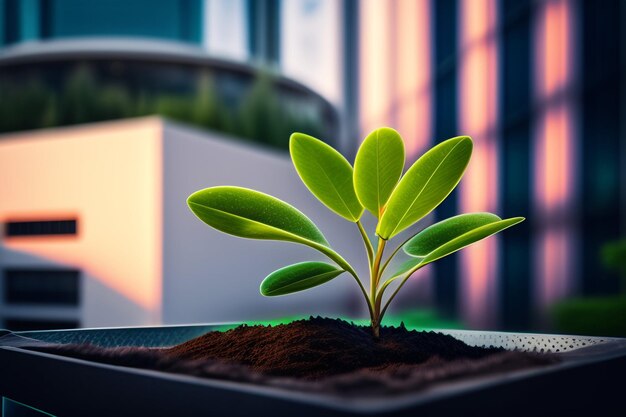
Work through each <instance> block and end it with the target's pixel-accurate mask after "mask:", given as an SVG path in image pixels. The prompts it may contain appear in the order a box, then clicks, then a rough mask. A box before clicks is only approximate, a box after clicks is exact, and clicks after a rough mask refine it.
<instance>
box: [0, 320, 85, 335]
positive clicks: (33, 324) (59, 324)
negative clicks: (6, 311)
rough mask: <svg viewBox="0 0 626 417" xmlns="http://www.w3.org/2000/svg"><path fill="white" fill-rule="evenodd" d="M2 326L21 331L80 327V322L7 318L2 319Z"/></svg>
mask: <svg viewBox="0 0 626 417" xmlns="http://www.w3.org/2000/svg"><path fill="white" fill-rule="evenodd" d="M4 327H5V328H6V329H8V330H12V331H14V332H21V331H29V330H57V329H75V328H77V327H80V323H79V322H78V321H77V320H45V319H41V320H38V319H18V318H7V319H5V320H4Z"/></svg>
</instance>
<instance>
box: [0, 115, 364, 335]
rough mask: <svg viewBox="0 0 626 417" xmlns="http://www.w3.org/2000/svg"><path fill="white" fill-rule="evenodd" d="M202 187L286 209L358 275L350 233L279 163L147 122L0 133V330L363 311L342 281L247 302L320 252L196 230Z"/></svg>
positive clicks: (226, 142) (262, 153)
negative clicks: (246, 192) (260, 198)
mask: <svg viewBox="0 0 626 417" xmlns="http://www.w3.org/2000/svg"><path fill="white" fill-rule="evenodd" d="M216 185H237V186H243V187H248V188H253V189H256V190H259V191H262V192H265V193H268V194H271V195H274V196H276V197H278V198H281V199H283V200H285V201H287V202H289V203H290V204H292V205H294V206H296V207H298V208H299V209H300V210H302V211H303V212H304V213H306V214H307V215H308V216H309V217H310V218H311V219H312V220H313V221H314V222H315V223H316V224H317V225H318V226H319V227H320V229H321V230H323V231H324V232H325V233H326V236H327V238H328V240H329V241H330V242H332V244H333V247H334V248H336V249H337V250H338V251H340V252H341V253H342V254H344V256H345V257H346V258H347V259H351V260H352V261H353V262H355V265H356V264H359V263H360V264H361V265H366V261H365V259H364V258H365V255H364V254H361V252H362V248H361V246H359V245H354V244H353V242H354V241H356V239H358V238H359V236H358V230H357V229H356V228H355V227H354V225H352V224H350V223H349V222H346V221H345V220H343V219H340V218H338V217H337V216H336V215H334V214H333V213H331V212H330V211H328V210H327V209H325V207H324V206H323V205H322V204H321V203H320V202H318V201H317V200H316V199H315V197H313V196H312V195H311V194H310V193H309V191H308V190H307V189H306V187H305V186H304V185H303V184H302V183H301V181H300V179H299V178H298V176H297V175H296V174H295V172H294V169H293V166H292V164H291V161H290V160H289V158H288V156H286V155H284V154H281V153H277V152H272V151H268V150H266V149H263V148H258V149H255V148H251V147H250V145H243V144H241V143H237V142H233V141H232V140H230V138H228V137H225V136H221V135H218V134H215V133H205V132H201V131H199V130H195V129H190V128H188V127H184V126H180V125H176V124H173V123H171V122H166V121H163V120H162V119H159V118H143V119H129V120H126V121H117V122H106V123H99V124H98V123H96V124H89V125H83V126H77V127H65V128H58V129H50V130H42V131H35V132H24V133H17V134H13V135H3V136H2V137H0V195H2V198H1V199H0V224H1V225H2V228H1V230H2V236H1V245H0V269H1V272H2V274H1V276H2V285H0V328H10V329H13V330H19V329H27V328H31V329H32V328H39V329H43V328H59V327H61V328H65V327H79V326H80V327H99V326H127V325H158V324H181V323H197V322H233V321H244V320H257V319H262V318H279V317H284V316H288V315H310V314H329V315H338V314H340V315H345V314H351V315H360V314H361V313H362V312H363V311H364V310H362V308H363V309H364V308H365V305H362V306H361V305H360V304H356V305H355V304H354V303H352V300H353V295H355V294H357V293H358V287H357V286H356V283H354V282H353V280H352V279H351V277H349V276H342V277H341V278H338V279H336V280H334V281H333V282H331V283H329V284H327V285H324V286H323V287H320V288H317V289H314V290H311V291H306V292H303V293H301V294H294V295H292V296H290V297H275V298H266V297H263V296H261V295H260V294H259V285H260V283H261V280H262V279H263V278H264V277H265V276H266V275H268V274H269V273H270V272H272V271H274V270H276V269H278V268H281V267H283V266H285V265H288V264H292V263H294V262H295V261H296V260H300V261H305V260H315V259H320V256H321V257H322V258H323V255H319V254H318V253H317V252H314V251H312V250H311V249H309V248H307V247H304V246H302V247H300V246H299V245H294V244H288V243H284V242H262V241H254V240H244V239H238V238H235V237H232V236H227V235H225V234H222V233H220V232H217V231H216V230H214V229H211V228H209V227H208V226H206V225H205V224H204V223H202V222H201V221H200V220H198V219H197V218H196V217H195V216H194V215H193V213H191V211H190V210H189V209H188V207H187V204H186V199H187V197H188V196H189V195H190V194H191V193H193V192H194V191H197V190H199V189H202V188H206V187H210V186H216ZM361 258H363V259H361ZM320 260H321V259H320ZM366 272H367V271H361V273H364V274H365V273H366Z"/></svg>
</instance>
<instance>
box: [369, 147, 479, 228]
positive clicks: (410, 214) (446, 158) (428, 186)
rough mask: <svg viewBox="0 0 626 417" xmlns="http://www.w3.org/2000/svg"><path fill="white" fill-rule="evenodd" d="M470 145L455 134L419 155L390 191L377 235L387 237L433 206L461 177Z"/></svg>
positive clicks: (442, 198) (469, 152)
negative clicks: (454, 136)
mask: <svg viewBox="0 0 626 417" xmlns="http://www.w3.org/2000/svg"><path fill="white" fill-rule="evenodd" d="M472 147H473V144H472V140H471V139H470V138H469V137H468V136H458V137H456V138H452V139H448V140H446V141H445V142H442V143H440V144H439V145H437V146H435V147H434V148H432V149H431V150H429V151H428V152H426V153H425V154H424V155H422V157H421V158H420V159H418V160H417V161H416V162H415V163H414V164H413V166H412V167H411V168H410V169H409V170H408V171H407V173H406V174H405V175H404V177H402V179H401V180H400V182H399V183H398V185H397V186H396V188H395V189H394V190H393V192H392V193H391V196H390V197H389V202H388V203H387V207H386V208H385V211H384V212H383V215H382V216H381V218H380V222H379V223H378V227H377V229H376V234H378V236H380V237H381V238H383V239H390V238H392V237H394V236H395V235H397V234H398V233H400V232H402V231H403V230H404V229H406V228H407V227H409V226H411V225H412V224H414V223H415V222H417V221H418V220H420V219H421V218H423V217H424V216H426V215H427V214H428V213H430V212H431V211H432V210H433V209H435V207H437V206H438V205H439V204H440V203H441V202H442V201H443V200H444V199H445V198H446V197H447V196H448V194H450V193H451V192H452V190H454V188H455V187H456V186H457V184H458V183H459V181H460V180H461V177H462V176H463V172H465V168H466V167H467V164H468V163H469V160H470V157H471V155H472Z"/></svg>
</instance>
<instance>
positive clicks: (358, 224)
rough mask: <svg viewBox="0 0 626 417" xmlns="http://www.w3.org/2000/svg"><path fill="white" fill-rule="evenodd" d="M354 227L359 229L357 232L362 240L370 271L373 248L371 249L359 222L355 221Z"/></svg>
mask: <svg viewBox="0 0 626 417" xmlns="http://www.w3.org/2000/svg"><path fill="white" fill-rule="evenodd" d="M356 225H357V227H358V228H359V232H361V237H362V238H363V244H364V245H365V251H366V252H367V259H368V260H369V263H370V270H371V267H372V265H373V263H374V248H373V247H372V241H371V240H370V238H369V236H367V232H365V229H364V228H363V225H362V224H361V221H360V220H357V221H356Z"/></svg>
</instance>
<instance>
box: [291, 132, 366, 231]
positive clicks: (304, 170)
mask: <svg viewBox="0 0 626 417" xmlns="http://www.w3.org/2000/svg"><path fill="white" fill-rule="evenodd" d="M289 151H290V152H291V159H292V160H293V164H294V166H295V167H296V171H297V172H298V174H299V175H300V178H302V181H303V182H304V185H306V186H307V188H308V189H309V190H310V191H311V193H313V195H314V196H315V197H317V198H318V199H319V200H320V201H321V202H322V203H324V204H325V205H326V207H328V208H329V209H331V210H332V211H334V212H335V213H337V214H338V215H340V216H342V217H344V218H346V219H347V220H349V221H351V222H356V221H357V220H359V218H361V215H362V214H363V207H362V206H361V203H360V202H359V200H358V198H357V197H356V193H355V191H354V183H353V180H352V171H353V170H352V166H351V165H350V163H349V162H348V161H347V160H346V158H344V157H343V156H342V155H341V154H340V153H339V152H337V151H336V150H335V149H333V148H332V147H331V146H329V145H327V144H325V143H324V142H322V141H321V140H319V139H315V138H314V137H312V136H308V135H305V134H303V133H294V134H292V135H291V138H290V140H289Z"/></svg>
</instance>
